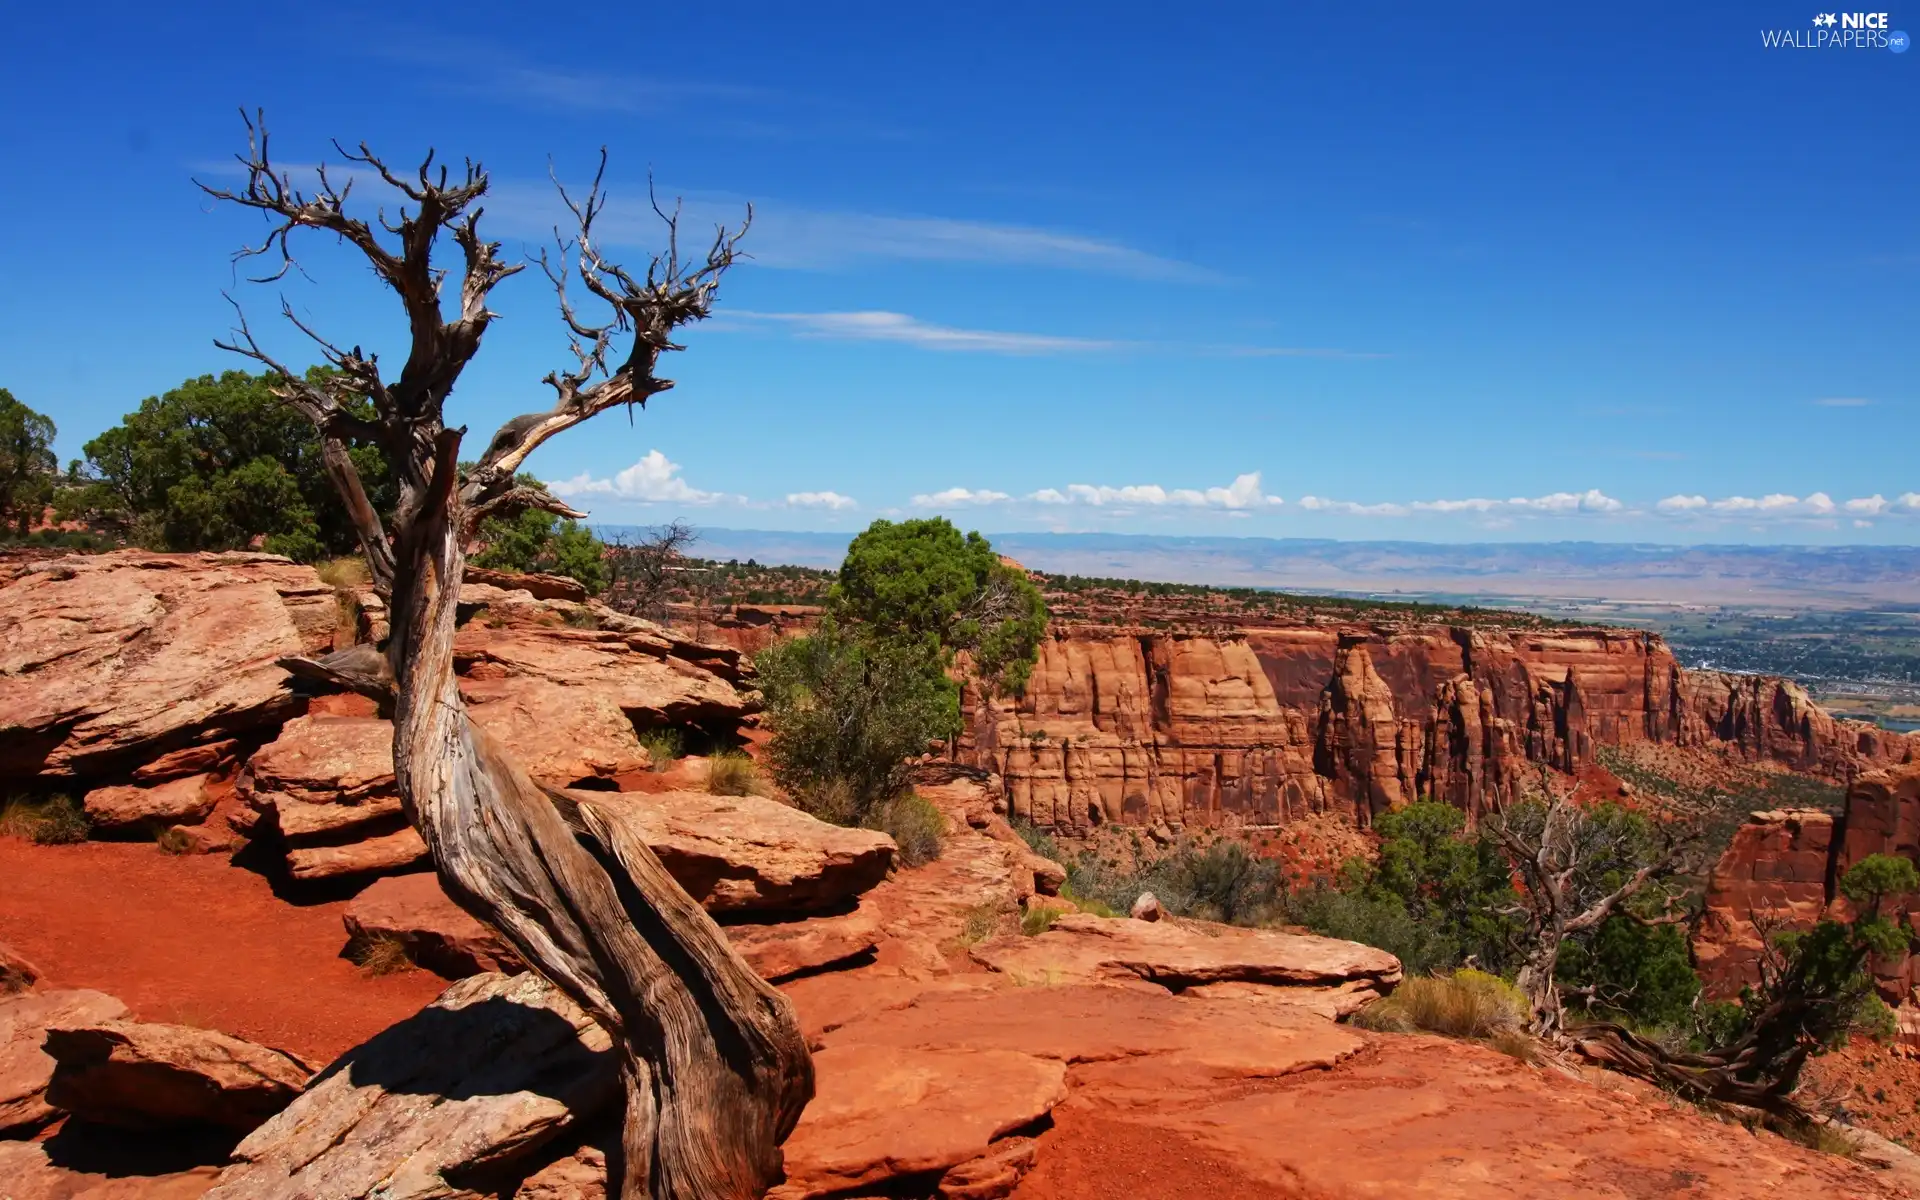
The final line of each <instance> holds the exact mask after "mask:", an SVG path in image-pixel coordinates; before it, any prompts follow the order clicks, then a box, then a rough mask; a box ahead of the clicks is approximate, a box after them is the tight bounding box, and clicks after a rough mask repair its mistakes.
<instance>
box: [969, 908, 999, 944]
mask: <svg viewBox="0 0 1920 1200" xmlns="http://www.w3.org/2000/svg"><path fill="white" fill-rule="evenodd" d="M1005 911H1006V910H1004V909H1002V908H1001V907H1000V906H998V905H995V904H976V905H974V906H973V907H972V908H969V909H968V910H967V915H966V917H965V919H964V920H962V921H961V923H960V938H959V941H960V944H961V945H962V946H977V945H979V944H980V943H981V942H984V941H986V940H987V939H988V938H990V937H992V936H993V934H994V931H995V930H997V929H999V928H1000V919H1001V917H1002V916H1003V915H1005Z"/></svg>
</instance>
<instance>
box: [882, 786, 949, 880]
mask: <svg viewBox="0 0 1920 1200" xmlns="http://www.w3.org/2000/svg"><path fill="white" fill-rule="evenodd" d="M867 824H868V825H869V826H870V827H872V828H874V829H878V830H879V831H880V832H881V833H884V834H886V835H887V836H888V837H890V838H892V839H893V844H894V845H895V846H896V847H898V850H897V851H896V852H895V854H894V861H895V862H898V863H899V864H900V865H902V866H906V867H924V866H926V865H927V864H928V863H930V862H932V861H933V860H934V859H936V858H939V857H940V847H941V843H942V842H943V841H944V840H945V838H946V836H947V815H946V814H945V813H943V812H941V811H940V809H939V808H938V807H936V806H935V805H934V803H933V801H931V800H928V799H927V798H926V797H924V796H922V795H920V794H919V793H918V792H907V793H906V794H905V795H901V796H895V797H894V798H893V799H891V800H889V801H887V802H886V803H885V804H884V805H882V806H881V807H880V808H879V810H878V811H876V812H875V813H874V814H873V816H872V818H871V819H869V820H868V822H867Z"/></svg>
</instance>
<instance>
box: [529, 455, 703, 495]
mask: <svg viewBox="0 0 1920 1200" xmlns="http://www.w3.org/2000/svg"><path fill="white" fill-rule="evenodd" d="M548 486H549V487H551V488H552V490H553V492H554V494H555V495H559V496H581V497H591V496H607V497H610V498H612V499H616V500H633V501H638V502H640V503H642V504H718V503H720V502H722V501H728V500H736V501H737V500H739V499H740V497H738V496H729V495H726V494H725V493H722V492H703V491H701V490H700V489H699V488H697V487H694V486H693V485H692V484H689V483H688V482H687V481H686V480H684V479H682V478H680V464H679V463H677V462H673V461H672V460H670V459H668V458H667V456H666V455H664V454H662V453H660V451H658V450H649V451H647V453H646V455H645V456H644V457H643V458H641V459H640V461H639V462H636V463H634V464H633V465H632V466H630V467H627V468H625V469H624V470H621V471H619V472H617V473H615V474H614V476H613V478H611V479H596V478H595V477H594V476H592V475H591V474H589V473H588V472H586V471H582V472H580V474H578V475H575V476H574V477H573V478H572V479H563V480H561V481H560V482H558V483H554V484H550V485H548Z"/></svg>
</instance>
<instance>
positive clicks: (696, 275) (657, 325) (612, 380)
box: [465, 147, 753, 506]
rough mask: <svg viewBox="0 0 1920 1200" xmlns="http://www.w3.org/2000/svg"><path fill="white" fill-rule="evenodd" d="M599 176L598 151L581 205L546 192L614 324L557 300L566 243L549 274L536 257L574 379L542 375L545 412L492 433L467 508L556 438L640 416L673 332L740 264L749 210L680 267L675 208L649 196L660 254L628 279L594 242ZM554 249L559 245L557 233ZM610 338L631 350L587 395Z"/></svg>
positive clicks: (602, 172) (602, 200)
mask: <svg viewBox="0 0 1920 1200" xmlns="http://www.w3.org/2000/svg"><path fill="white" fill-rule="evenodd" d="M606 170H607V152H606V149H605V148H604V147H602V148H601V151H600V162H599V165H598V167H597V168H596V170H595V171H594V176H593V183H592V185H591V186H590V187H589V188H588V189H587V194H586V196H585V197H584V198H580V199H576V198H575V197H574V196H573V195H571V194H570V193H569V192H568V191H567V189H566V187H565V186H564V185H563V184H561V183H560V181H559V179H558V177H557V176H556V177H555V178H554V187H555V188H556V189H558V191H559V193H560V199H561V201H562V202H563V203H565V204H566V206H567V209H568V211H570V212H571V213H572V214H573V216H574V220H575V222H576V224H577V225H578V229H579V233H578V236H577V237H576V238H575V239H574V241H573V243H572V244H573V248H574V250H575V252H576V255H577V261H576V263H575V266H576V268H577V270H578V272H579V276H580V280H581V282H582V283H583V284H585V285H586V288H587V290H588V291H589V292H591V293H593V294H594V295H595V296H597V297H598V298H599V299H600V300H601V301H602V302H604V303H605V304H607V305H608V307H610V308H611V309H612V310H613V319H612V320H611V321H610V322H609V323H608V324H606V325H590V324H588V323H586V322H584V321H582V320H581V319H580V318H579V316H578V314H577V313H576V312H575V311H574V309H573V307H572V303H571V301H570V300H569V299H568V298H567V296H566V292H565V280H566V278H567V269H568V267H567V262H566V257H565V255H566V247H567V243H566V242H565V241H561V242H560V244H561V248H562V256H561V263H560V266H559V268H558V269H555V268H554V267H553V266H551V265H550V264H549V263H548V262H547V261H546V258H545V256H544V255H542V267H543V269H544V270H546V272H547V277H548V278H549V279H550V280H551V281H552V282H553V283H554V286H555V289H556V292H557V293H558V294H559V297H560V304H561V318H562V320H563V321H564V322H565V323H566V325H567V328H568V330H569V332H570V334H571V335H572V340H571V342H570V345H571V348H572V350H573V353H574V356H575V358H576V359H577V360H578V362H579V366H578V368H577V369H576V370H574V371H570V372H560V371H556V372H553V373H551V374H549V375H548V376H547V378H546V382H547V383H548V384H549V385H550V386H552V387H553V389H554V391H555V392H556V393H557V395H556V398H555V401H554V405H553V407H552V408H550V409H548V410H547V411H545V412H534V413H526V414H523V415H521V416H518V417H515V418H513V419H512V420H510V421H508V422H506V424H504V425H502V426H501V427H500V429H499V431H498V432H497V433H495V434H494V436H493V439H492V440H491V441H490V442H489V443H488V445H487V449H486V451H485V453H484V454H482V455H481V458H480V463H479V466H478V467H477V468H476V469H475V470H474V472H473V473H472V474H471V475H469V477H468V483H467V490H466V493H465V495H466V499H467V502H468V503H469V504H470V505H476V506H477V505H479V504H481V503H484V502H485V501H486V500H487V499H488V498H490V497H491V496H493V495H495V494H497V493H498V492H500V491H501V490H502V489H505V488H507V487H509V486H511V480H512V478H513V475H514V473H515V472H517V471H518V470H519V469H520V467H521V465H522V464H523V463H525V462H526V460H527V456H528V455H530V454H532V453H533V452H534V451H535V450H536V449H538V448H539V447H540V445H541V444H542V443H544V442H545V441H546V440H547V439H549V438H551V437H553V436H554V435H555V434H558V433H561V432H564V431H565V430H568V429H571V428H573V427H574V426H575V425H578V424H580V423H581V422H582V421H586V420H589V419H590V418H592V417H594V416H597V415H598V414H600V413H603V412H605V411H607V410H608V409H610V408H614V407H617V406H619V405H622V404H628V405H631V404H639V405H640V406H642V407H645V406H646V403H647V401H648V400H649V399H651V398H652V397H654V396H656V395H658V394H660V393H661V392H664V391H666V390H668V389H669V388H671V387H672V386H673V381H672V380H671V379H663V378H661V377H660V376H659V375H658V374H656V368H657V367H658V365H659V361H660V356H661V355H662V354H665V353H667V352H669V351H673V350H679V349H681V348H682V347H681V346H680V345H678V344H677V343H676V342H674V341H673V334H674V332H675V331H676V330H678V329H680V328H682V327H684V326H686V325H689V324H692V323H693V322H696V321H702V320H705V319H706V318H707V317H708V316H709V315H710V314H711V313H712V311H713V301H714V297H715V294H716V293H717V291H718V289H719V286H720V278H721V276H722V275H724V274H725V273H726V272H727V270H728V269H729V268H730V267H732V266H733V264H734V263H735V262H736V261H737V260H738V259H739V257H740V254H739V251H738V244H739V241H740V239H741V238H742V237H743V236H745V234H746V232H747V229H748V227H749V226H750V225H751V224H752V221H753V210H752V208H751V207H749V208H748V210H747V215H746V219H745V220H744V221H742V223H741V225H740V227H739V228H738V229H736V230H733V231H729V230H727V228H726V227H725V226H720V227H719V228H717V229H716V231H715V235H714V241H713V244H712V246H711V247H709V249H708V250H707V253H706V256H705V258H704V259H703V260H702V261H701V262H700V263H699V264H697V265H695V264H692V263H683V262H681V260H680V234H679V213H680V210H679V207H678V206H677V205H676V206H675V208H674V211H673V212H672V213H668V212H667V211H666V210H665V209H663V208H661V206H660V204H659V202H658V200H657V198H653V197H652V191H651V187H649V198H650V199H653V208H654V211H655V212H656V213H657V214H659V216H660V218H661V220H662V221H663V222H664V223H665V224H666V226H667V249H666V251H665V252H664V253H663V254H658V255H655V256H654V257H653V259H652V260H651V262H650V263H649V264H648V267H647V274H646V278H645V280H644V281H642V280H638V279H635V278H634V276H633V275H632V274H631V273H630V272H628V271H627V270H625V269H624V268H623V267H621V266H620V265H619V264H618V263H615V262H613V261H612V260H610V259H608V258H607V257H605V256H604V255H603V254H602V253H601V252H600V250H599V248H598V246H597V245H596V244H595V242H594V231H593V227H594V222H595V220H596V219H597V218H598V217H599V215H600V214H601V212H603V211H604V210H605V209H606V205H607V196H606V193H605V191H604V190H603V183H604V181H605V178H606ZM551 173H552V168H551V167H549V174H551ZM556 240H559V239H558V234H557V233H556ZM615 333H631V334H632V336H633V344H632V346H631V348H630V349H629V351H628V353H627V356H626V358H625V359H624V360H623V361H622V362H621V363H620V365H619V366H618V367H615V368H613V370H612V371H611V372H610V373H608V374H607V377H606V378H604V379H602V380H601V381H600V382H599V383H597V384H593V385H591V386H589V385H588V380H589V379H591V378H592V376H593V375H594V373H595V372H597V371H598V372H606V371H607V365H606V364H607V356H608V351H609V348H610V347H609V343H610V340H611V338H612V337H613V335H614V334H615ZM583 340H584V342H585V343H586V344H583Z"/></svg>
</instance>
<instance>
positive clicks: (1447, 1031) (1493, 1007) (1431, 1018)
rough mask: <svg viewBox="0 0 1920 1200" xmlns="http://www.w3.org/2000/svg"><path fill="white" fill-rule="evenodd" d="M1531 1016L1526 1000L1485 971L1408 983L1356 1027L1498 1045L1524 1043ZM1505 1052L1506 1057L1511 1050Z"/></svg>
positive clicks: (1360, 1016)
mask: <svg viewBox="0 0 1920 1200" xmlns="http://www.w3.org/2000/svg"><path fill="white" fill-rule="evenodd" d="M1527 1013H1528V1005H1527V1000H1526V997H1525V996H1523V995H1521V994H1520V989H1518V988H1516V987H1514V986H1513V985H1512V984H1510V983H1508V982H1507V981H1506V980H1504V979H1501V978H1500V977H1499V976H1497V975H1489V974H1487V973H1486V972H1484V971H1472V970H1460V971H1455V972H1454V973H1453V974H1451V975H1429V976H1424V977H1416V978H1413V979H1409V980H1406V981H1405V982H1403V983H1402V984H1401V985H1400V986H1399V987H1397V988H1395V989H1394V990H1393V995H1391V996H1388V997H1387V998H1386V999H1384V1000H1380V1001H1377V1002H1375V1003H1373V1004H1369V1005H1368V1006H1367V1007H1366V1008H1363V1009H1361V1010H1360V1011H1359V1012H1358V1013H1356V1014H1354V1018H1353V1023H1354V1024H1356V1025H1358V1026H1360V1027H1361V1028H1362V1029H1372V1030H1377V1031H1379V1032H1383V1033H1414V1032H1425V1033H1438V1034H1444V1035H1446V1036H1447V1037H1457V1038H1487V1039H1493V1038H1496V1037H1498V1036H1499V1035H1503V1034H1513V1033H1519V1034H1521V1036H1523V1037H1524V1036H1525V1034H1524V1030H1525V1028H1526V1024H1527ZM1500 1048H1501V1049H1502V1050H1503V1051H1506V1047H1505V1046H1501V1047H1500ZM1506 1052H1508V1053H1511V1051H1506ZM1515 1057H1520V1056H1519V1055H1517V1054H1516V1055H1515Z"/></svg>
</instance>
